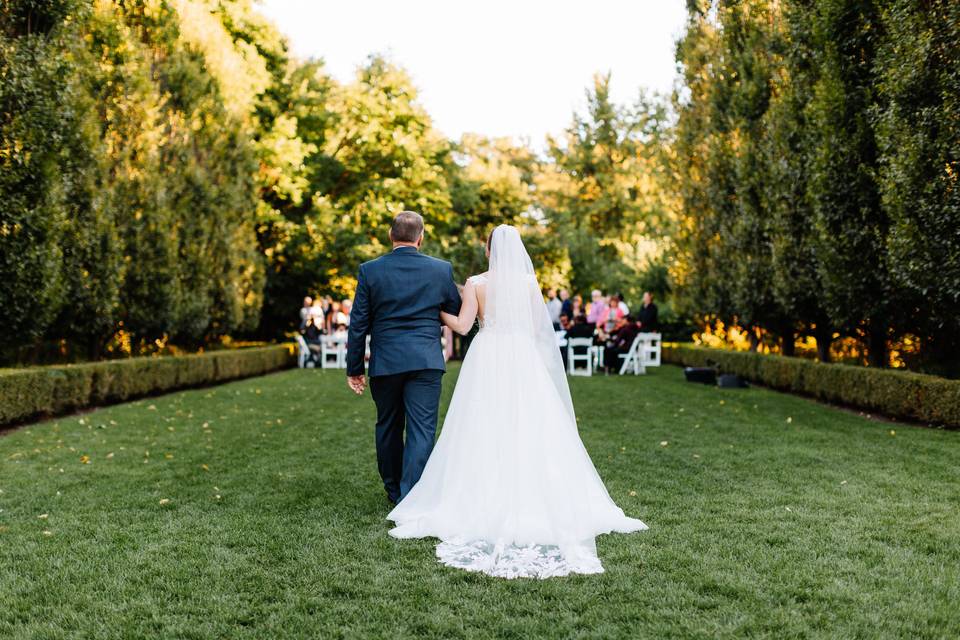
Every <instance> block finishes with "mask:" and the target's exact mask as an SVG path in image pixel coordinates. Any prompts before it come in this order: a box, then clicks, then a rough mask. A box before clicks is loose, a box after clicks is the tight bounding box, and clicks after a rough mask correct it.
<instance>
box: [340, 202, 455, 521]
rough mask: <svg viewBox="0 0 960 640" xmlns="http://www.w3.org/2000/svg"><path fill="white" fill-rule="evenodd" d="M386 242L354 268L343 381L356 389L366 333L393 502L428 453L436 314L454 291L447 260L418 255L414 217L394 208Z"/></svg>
mask: <svg viewBox="0 0 960 640" xmlns="http://www.w3.org/2000/svg"><path fill="white" fill-rule="evenodd" d="M390 241H391V242H392V243H393V251H392V252H390V253H388V254H387V255H384V256H381V257H379V258H377V259H376V260H371V261H370V262H364V263H363V264H362V265H360V271H359V273H358V275H357V295H356V297H355V298H354V301H353V310H352V311H351V313H350V333H349V337H348V338H347V383H348V384H349V386H350V388H351V389H352V390H353V391H354V393H356V394H358V395H359V394H362V393H363V390H364V387H365V386H366V382H365V379H364V375H363V357H364V352H365V347H366V339H367V335H370V370H369V372H368V373H369V375H370V393H371V394H372V395H373V401H374V403H376V405H377V466H378V467H379V469H380V477H381V478H383V486H384V488H385V489H386V490H387V499H388V500H390V502H392V503H394V504H396V503H397V502H399V501H400V500H402V499H403V497H404V496H406V495H407V493H408V492H409V491H410V489H412V488H413V485H415V484H416V483H417V480H419V479H420V474H421V473H423V467H424V466H425V465H426V464H427V458H429V457H430V452H431V451H432V450H433V441H434V438H435V436H436V433H437V416H438V413H439V407H440V381H441V378H442V376H443V373H444V371H446V365H445V363H444V360H443V352H442V350H441V346H440V311H441V310H443V311H446V312H447V313H451V314H454V315H456V314H458V313H460V292H459V291H458V290H457V285H456V284H455V283H454V281H453V267H452V266H451V265H450V263H449V262H444V261H443V260H437V259H436V258H431V257H430V256H426V255H424V254H422V253H420V245H421V243H422V242H423V218H422V217H420V214H418V213H414V212H413V211H402V212H400V213H398V214H397V216H396V217H395V218H394V219H393V224H392V225H391V227H390ZM404 427H406V432H407V438H406V445H404V438H403V432H404Z"/></svg>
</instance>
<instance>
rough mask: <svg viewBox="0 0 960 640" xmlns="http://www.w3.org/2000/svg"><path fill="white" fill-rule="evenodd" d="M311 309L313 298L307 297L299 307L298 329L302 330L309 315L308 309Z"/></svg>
mask: <svg viewBox="0 0 960 640" xmlns="http://www.w3.org/2000/svg"><path fill="white" fill-rule="evenodd" d="M311 307H313V298H311V297H310V296H307V297H306V298H304V299H303V306H302V307H300V329H301V330H302V329H303V328H304V327H305V326H306V324H307V316H309V315H310V308H311Z"/></svg>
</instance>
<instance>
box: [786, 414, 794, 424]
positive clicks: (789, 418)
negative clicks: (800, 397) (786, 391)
mask: <svg viewBox="0 0 960 640" xmlns="http://www.w3.org/2000/svg"><path fill="white" fill-rule="evenodd" d="M791 422H793V417H792V416H787V424H790V423H791Z"/></svg>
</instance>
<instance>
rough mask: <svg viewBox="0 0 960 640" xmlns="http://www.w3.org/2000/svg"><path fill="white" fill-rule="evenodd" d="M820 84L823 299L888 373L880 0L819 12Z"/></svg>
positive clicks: (845, 1) (890, 297) (821, 7)
mask: <svg viewBox="0 0 960 640" xmlns="http://www.w3.org/2000/svg"><path fill="white" fill-rule="evenodd" d="M811 18H812V25H813V33H814V36H813V45H814V46H813V49H814V51H816V52H817V56H818V60H817V62H818V66H819V77H818V79H817V82H816V84H815V86H814V91H813V96H812V98H811V102H810V107H809V108H810V118H811V120H810V124H811V126H810V129H809V130H810V132H811V135H812V138H813V140H812V151H811V153H812V155H811V165H812V174H811V179H810V189H809V194H810V199H811V202H812V205H813V214H814V224H815V225H816V226H817V231H818V239H817V254H818V256H819V260H818V263H819V266H820V278H821V282H822V284H823V292H824V301H825V304H826V306H827V309H828V310H829V313H830V317H831V319H832V320H833V323H834V324H835V325H836V326H837V327H839V328H841V329H843V330H846V331H848V332H851V333H858V332H862V333H863V334H864V335H865V336H866V343H867V345H868V354H869V359H870V363H871V364H873V365H875V366H884V365H885V364H886V362H887V341H888V339H889V338H890V336H891V330H892V329H893V328H894V327H895V325H896V323H897V320H898V319H897V312H898V311H899V309H900V308H899V306H898V304H897V297H896V295H895V292H894V291H893V288H892V286H891V279H890V271H889V263H888V258H887V251H886V246H887V239H888V233H889V226H890V221H889V217H888V215H887V213H886V211H885V210H884V208H883V206H882V203H881V197H880V187H879V184H878V182H877V170H878V167H879V151H878V148H877V142H876V133H875V130H874V121H873V111H874V110H875V109H876V108H877V106H878V96H877V89H876V82H875V70H874V65H875V61H876V55H877V48H878V46H879V45H880V43H881V40H882V37H883V25H882V23H881V20H880V15H879V11H878V9H877V6H876V3H875V1H874V0H819V2H818V3H817V6H816V10H815V11H813V12H811Z"/></svg>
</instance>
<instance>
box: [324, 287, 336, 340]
mask: <svg viewBox="0 0 960 640" xmlns="http://www.w3.org/2000/svg"><path fill="white" fill-rule="evenodd" d="M338 313H340V303H339V302H334V301H333V298H331V297H330V296H327V308H326V310H325V314H326V316H325V318H324V321H325V327H326V330H327V334H331V333H333V330H334V329H336V328H337V314H338Z"/></svg>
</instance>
